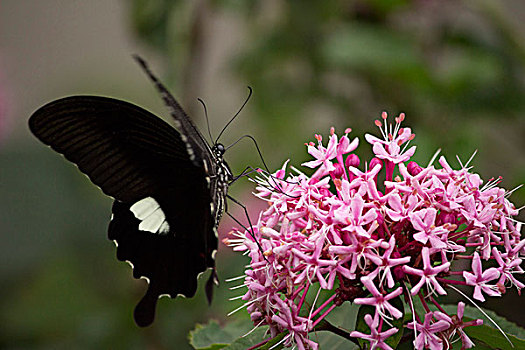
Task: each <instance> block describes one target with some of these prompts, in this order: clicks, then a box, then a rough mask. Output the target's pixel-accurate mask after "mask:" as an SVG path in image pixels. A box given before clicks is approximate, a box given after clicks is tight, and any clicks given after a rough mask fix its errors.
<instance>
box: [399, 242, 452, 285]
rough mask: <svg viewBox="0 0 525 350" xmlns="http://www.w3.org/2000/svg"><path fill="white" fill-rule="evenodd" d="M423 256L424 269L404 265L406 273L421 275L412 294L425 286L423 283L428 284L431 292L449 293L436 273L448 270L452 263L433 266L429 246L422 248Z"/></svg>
mask: <svg viewBox="0 0 525 350" xmlns="http://www.w3.org/2000/svg"><path fill="white" fill-rule="evenodd" d="M421 256H422V258H423V270H419V269H415V268H413V267H410V266H407V265H405V266H403V270H404V271H405V272H406V273H408V274H411V275H415V276H420V277H421V278H420V279H419V282H418V283H417V284H416V285H415V286H414V287H412V289H411V290H410V293H411V294H412V295H416V294H417V293H418V292H419V290H420V289H421V287H423V285H424V284H426V286H427V289H428V290H429V292H430V293H431V294H432V293H433V292H434V291H436V292H438V294H447V292H446V291H445V289H443V287H442V286H441V285H440V284H439V282H438V281H437V280H436V275H437V274H439V273H441V272H443V271H446V270H448V268H449V267H450V263H448V262H447V263H444V264H442V265H439V266H438V267H432V262H431V261H430V255H429V249H428V247H423V249H422V250H421Z"/></svg>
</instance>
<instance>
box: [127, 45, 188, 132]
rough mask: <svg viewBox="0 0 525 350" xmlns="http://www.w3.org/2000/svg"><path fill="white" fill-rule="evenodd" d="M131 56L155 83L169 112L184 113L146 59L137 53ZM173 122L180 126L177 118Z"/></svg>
mask: <svg viewBox="0 0 525 350" xmlns="http://www.w3.org/2000/svg"><path fill="white" fill-rule="evenodd" d="M133 58H134V59H135V61H137V63H138V64H139V66H140V67H141V68H142V70H143V71H144V73H146V75H147V76H148V78H149V79H150V80H151V81H152V82H153V84H154V85H155V88H157V91H158V92H159V93H160V96H161V97H162V100H163V101H164V104H165V105H166V106H167V107H168V109H170V112H171V114H172V115H177V114H182V115H186V113H185V112H184V110H183V109H182V107H181V106H180V105H179V103H178V102H177V101H176V100H175V98H174V97H173V96H172V95H171V94H170V92H169V91H168V89H167V88H166V87H165V86H164V84H162V83H161V82H160V80H159V79H158V78H157V77H156V76H155V74H153V72H152V71H151V69H150V68H149V66H148V64H147V63H146V61H145V60H144V59H143V58H142V57H140V56H139V55H133ZM174 119H175V118H174ZM175 123H176V126H177V127H180V122H179V121H178V120H177V119H175Z"/></svg>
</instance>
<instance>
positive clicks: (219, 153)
mask: <svg viewBox="0 0 525 350" xmlns="http://www.w3.org/2000/svg"><path fill="white" fill-rule="evenodd" d="M212 151H213V154H214V155H215V157H217V158H218V159H222V157H223V156H224V152H226V147H224V145H223V144H222V143H216V144H214V145H213V148H212Z"/></svg>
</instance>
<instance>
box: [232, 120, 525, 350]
mask: <svg viewBox="0 0 525 350" xmlns="http://www.w3.org/2000/svg"><path fill="white" fill-rule="evenodd" d="M382 119H383V120H382V121H380V120H376V121H375V123H376V125H377V126H378V127H379V129H380V131H381V134H382V138H378V137H375V136H372V135H368V134H367V135H365V139H366V140H367V141H368V142H369V143H370V144H372V147H373V148H372V149H373V152H374V154H375V157H374V158H373V159H371V160H370V161H369V162H368V163H365V164H364V166H363V164H362V162H361V160H360V158H359V157H358V156H357V155H356V154H354V153H352V152H353V151H354V150H355V149H356V148H357V147H358V144H359V140H358V139H357V138H355V139H353V140H350V138H349V137H348V134H349V133H350V132H351V130H350V129H347V130H346V131H345V134H344V135H343V136H341V137H338V135H336V134H335V132H334V129H333V128H332V129H331V133H330V137H329V139H328V144H327V145H326V146H325V145H324V144H323V139H322V136H320V135H315V138H316V140H317V143H313V142H310V143H308V144H307V147H308V153H309V154H310V155H312V156H313V157H314V160H312V161H309V162H306V163H304V164H303V166H305V167H308V168H312V169H315V171H314V173H313V175H312V176H307V175H305V174H303V173H302V172H300V171H299V170H297V169H295V168H293V167H292V171H293V174H289V175H286V169H287V163H288V162H286V163H285V164H284V166H283V167H282V169H280V170H278V171H277V172H276V173H275V174H273V175H267V174H264V173H263V172H261V173H260V174H259V176H258V179H256V182H257V184H258V187H257V191H258V192H257V193H256V196H257V197H259V198H261V199H262V200H264V201H266V202H268V204H269V207H268V209H266V210H264V211H263V212H262V213H261V214H260V216H259V219H258V222H257V224H256V225H254V227H252V228H250V230H247V231H240V230H236V231H234V232H232V237H230V238H228V239H227V240H226V242H227V244H229V245H231V246H232V247H233V249H234V250H236V251H243V252H245V253H246V254H247V255H248V256H249V257H250V259H251V262H250V265H249V269H248V270H246V272H245V278H244V284H243V285H244V286H245V287H246V288H247V289H248V291H247V292H246V294H244V295H243V296H242V299H243V300H244V301H246V304H245V306H246V308H247V310H248V312H249V313H250V315H251V319H252V321H253V322H254V324H255V325H256V326H259V325H268V326H269V329H270V332H271V336H272V337H273V336H276V335H277V334H279V333H283V332H286V336H285V337H284V338H283V339H282V342H283V344H284V345H286V346H293V345H295V346H297V348H298V349H307V348H311V349H316V348H317V347H318V344H317V343H315V342H314V341H312V340H311V339H310V338H309V333H310V332H312V331H315V330H316V326H317V325H318V324H319V322H320V321H321V320H323V319H324V318H325V317H326V316H327V315H328V314H329V313H330V312H331V311H332V310H333V309H334V308H336V307H337V306H339V305H341V304H342V303H343V302H345V301H350V302H352V303H355V304H358V305H370V306H372V310H373V309H374V308H375V312H372V313H371V314H368V315H366V316H365V318H364V321H365V322H366V324H367V325H368V327H369V329H370V333H367V334H365V333H362V332H358V331H353V332H351V333H350V335H349V336H350V337H355V338H361V339H364V340H366V341H369V342H370V349H391V347H390V345H388V344H387V341H388V339H389V338H390V337H391V336H392V335H394V334H396V333H397V332H398V331H399V329H398V328H396V327H394V326H393V325H392V323H393V321H395V320H398V319H401V318H402V317H403V316H404V310H402V309H399V308H398V307H396V306H394V304H395V303H393V302H392V301H393V300H394V299H399V300H402V301H403V303H404V304H406V305H408V306H407V307H410V310H411V313H412V322H408V323H407V324H406V325H405V327H406V328H407V329H411V330H414V346H415V348H416V349H424V348H429V349H433V350H434V349H443V348H448V346H447V345H448V344H449V343H450V342H451V340H452V339H451V338H452V337H453V336H457V335H459V339H460V340H461V342H462V344H463V347H464V348H470V347H472V345H473V343H472V341H471V340H470V339H469V338H468V337H467V335H466V334H465V332H464V331H463V328H464V327H467V326H472V325H479V324H481V320H474V321H470V322H467V321H463V320H462V318H463V310H464V307H465V305H464V304H463V303H459V305H458V310H457V313H456V314H452V315H451V314H447V313H446V312H445V310H444V309H443V308H442V307H441V306H440V304H439V300H438V299H439V298H438V297H439V296H440V295H445V294H447V290H450V289H452V288H453V289H456V288H455V287H454V286H458V285H459V286H471V287H472V290H473V293H472V296H473V298H474V299H476V300H478V301H481V302H483V301H484V300H485V296H486V295H488V296H501V295H502V294H503V293H505V291H506V288H510V287H516V288H517V289H518V291H519V290H520V289H521V288H523V287H524V284H523V283H522V282H520V281H519V280H518V279H516V277H515V274H520V273H523V270H522V268H521V267H520V265H521V262H522V259H521V256H523V254H524V253H525V249H524V246H525V240H522V239H521V237H520V229H521V223H519V222H518V221H517V220H516V219H515V218H513V217H515V216H516V215H517V214H518V210H517V209H516V208H515V206H514V205H513V204H512V203H511V202H510V201H509V200H508V199H507V197H508V196H509V194H510V192H508V191H506V190H505V189H503V188H500V187H498V185H499V182H500V179H495V180H494V179H492V180H490V181H488V182H486V183H485V184H484V183H483V181H482V179H481V178H480V176H479V175H477V174H474V173H472V172H470V168H469V167H468V162H467V164H465V165H463V164H461V162H460V166H461V167H460V168H459V169H458V170H455V169H453V168H452V167H451V166H450V165H449V164H448V162H447V161H446V160H445V158H444V157H440V158H439V161H438V162H439V164H440V165H441V167H439V168H435V167H434V166H433V165H432V163H433V160H432V161H431V162H430V164H429V165H428V166H427V167H423V166H421V165H419V164H417V163H415V162H413V161H410V158H411V157H412V155H413V154H414V152H415V149H416V147H415V146H412V147H408V145H409V143H410V141H411V140H412V139H413V138H414V134H413V133H412V132H411V130H410V128H402V127H401V123H402V121H403V120H404V114H401V115H399V117H397V118H395V121H396V123H395V125H392V124H387V115H386V113H383V115H382ZM409 161H410V162H409ZM407 162H408V163H407ZM406 163H407V164H406ZM360 165H361V166H360ZM379 179H381V180H379ZM255 240H257V242H256V241H255ZM453 262H457V263H454V264H452V263H453ZM488 266H490V267H488ZM313 285H316V287H314V288H312V286H313ZM311 290H315V291H316V292H313V293H314V294H315V293H317V295H316V297H315V300H314V302H313V304H312V303H311V302H310V303H307V302H306V299H307V295H308V292H309V291H311ZM321 290H326V291H330V293H329V295H330V296H329V297H327V298H325V300H323V302H322V303H321V302H319V304H320V305H317V301H318V297H319V292H320V291H321ZM456 290H457V289H456ZM325 293H326V292H325ZM416 297H417V299H419V300H416ZM416 302H418V303H419V305H422V306H423V308H424V310H426V311H425V313H424V314H423V313H421V312H419V314H418V312H416V309H415V308H414V304H415V303H416ZM398 305H399V304H398ZM431 310H437V311H431ZM407 331H408V330H407Z"/></svg>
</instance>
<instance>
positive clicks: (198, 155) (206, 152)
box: [134, 55, 216, 173]
mask: <svg viewBox="0 0 525 350" xmlns="http://www.w3.org/2000/svg"><path fill="white" fill-rule="evenodd" d="M134 58H135V60H136V61H137V62H138V63H139V64H140V66H141V67H142V69H143V70H144V72H145V73H146V74H147V75H148V77H149V78H150V80H151V81H152V82H153V84H155V88H156V89H157V91H158V92H159V93H160V95H161V97H162V99H163V100H164V104H165V105H166V106H167V107H168V109H169V111H170V114H171V116H172V117H173V119H174V121H175V124H176V127H177V129H178V130H179V131H180V132H181V135H182V139H183V140H184V142H185V143H186V145H187V148H188V154H189V156H190V159H191V160H192V161H193V162H194V163H195V164H196V165H197V166H201V164H202V163H201V162H205V163H206V164H205V166H207V167H208V169H212V167H215V166H216V160H215V159H214V154H213V152H212V149H211V147H210V145H209V144H208V142H207V141H206V139H205V138H204V137H203V136H202V134H201V133H200V131H199V129H198V128H197V127H196V126H195V124H193V122H192V120H191V119H190V118H189V117H188V115H187V114H186V112H184V110H183V109H182V107H181V106H180V105H179V103H178V102H177V100H175V98H174V97H173V96H172V95H171V93H170V92H169V91H168V89H166V87H165V86H164V84H162V83H161V82H160V81H159V79H158V78H157V77H156V76H155V75H154V74H153V72H152V71H151V70H150V69H149V67H148V65H147V63H146V61H144V60H143V59H142V58H140V57H139V56H137V55H136V56H134ZM212 173H214V172H213V171H212Z"/></svg>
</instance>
